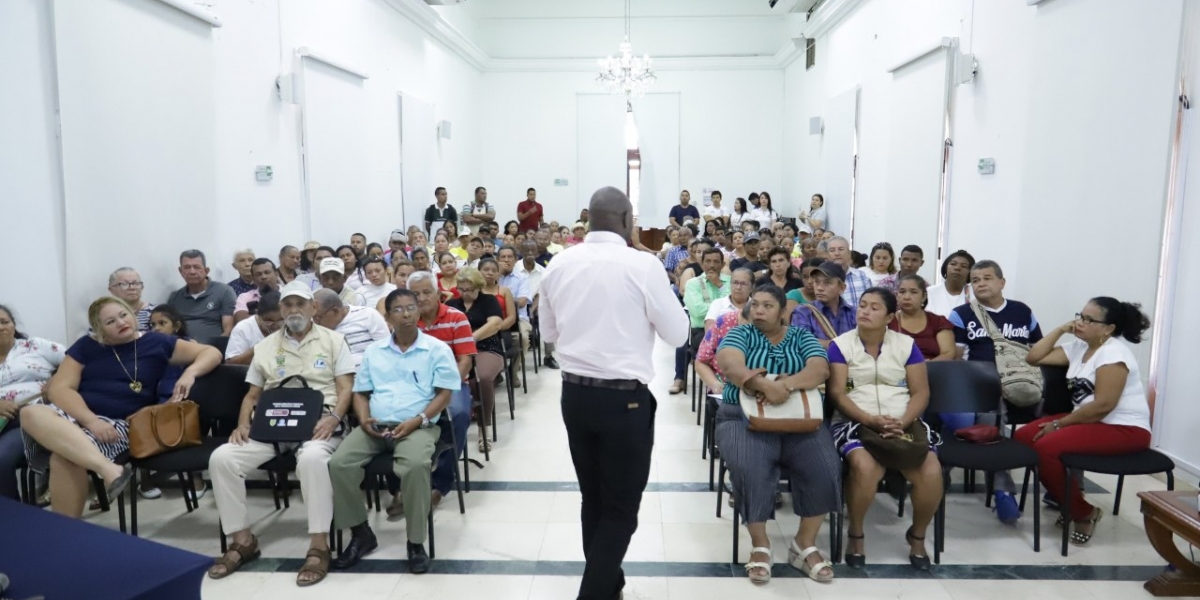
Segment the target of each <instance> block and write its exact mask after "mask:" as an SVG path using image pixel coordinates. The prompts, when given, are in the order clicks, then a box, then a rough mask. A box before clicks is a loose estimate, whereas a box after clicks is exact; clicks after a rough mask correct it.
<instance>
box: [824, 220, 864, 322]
mask: <svg viewBox="0 0 1200 600" xmlns="http://www.w3.org/2000/svg"><path fill="white" fill-rule="evenodd" d="M825 247H826V249H827V251H828V252H829V259H830V260H832V261H833V262H836V263H837V264H839V265H841V267H842V269H844V270H845V273H846V277H845V278H844V279H845V281H846V291H844V292H842V299H844V300H845V301H846V304H849V305H850V308H851V309H852V310H858V300H859V298H862V295H863V292H865V291H867V288H869V287H871V280H870V278H868V277H867V274H866V273H863V272H862V271H859V270H858V269H855V268H854V265H852V264H851V262H850V242H848V241H846V238H844V237H841V236H838V237H834V238H830V239H829V243H827V244H826V246H825Z"/></svg>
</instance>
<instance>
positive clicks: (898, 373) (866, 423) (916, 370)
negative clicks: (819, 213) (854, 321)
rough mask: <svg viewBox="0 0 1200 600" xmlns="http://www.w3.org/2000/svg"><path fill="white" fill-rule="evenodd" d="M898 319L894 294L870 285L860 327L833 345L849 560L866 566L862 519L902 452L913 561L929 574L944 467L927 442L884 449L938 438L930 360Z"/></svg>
mask: <svg viewBox="0 0 1200 600" xmlns="http://www.w3.org/2000/svg"><path fill="white" fill-rule="evenodd" d="M895 318H896V295H895V294H893V293H892V292H891V290H888V289H885V288H880V287H873V288H870V289H868V290H867V291H865V292H863V295H862V298H861V299H860V300H859V303H858V327H857V328H855V329H852V330H850V331H847V332H846V333H844V334H842V335H840V336H838V337H837V338H836V339H834V340H833V342H832V343H830V344H829V349H828V352H829V384H828V385H827V387H826V389H827V390H828V393H829V397H830V398H832V399H833V402H834V406H836V407H837V413H836V414H835V415H834V425H833V438H834V442H835V443H836V444H837V446H838V451H839V452H840V453H841V455H842V457H843V458H844V459H845V461H846V463H847V464H848V465H849V467H850V472H849V481H848V485H847V486H846V505H847V509H848V512H849V515H848V516H849V519H850V523H849V530H848V531H847V532H846V537H848V538H850V542H849V544H848V547H847V548H846V564H847V565H848V566H850V567H853V568H862V567H863V565H865V564H866V556H864V555H863V546H864V539H863V518H864V517H866V514H867V509H868V508H870V506H871V502H872V501H873V500H874V498H875V491H876V490H877V489H878V487H879V481H880V480H881V479H883V473H884V468H885V467H884V464H881V463H885V464H892V462H893V461H896V462H901V459H900V457H899V456H897V455H898V454H900V453H903V454H905V456H904V457H903V462H905V463H908V464H909V465H910V466H907V467H904V466H899V465H897V466H896V468H897V469H898V470H899V471H900V472H901V473H902V474H903V475H904V478H905V479H907V480H908V481H911V482H912V484H913V492H912V503H913V511H912V512H913V524H912V527H910V528H909V529H908V532H907V533H906V534H905V541H906V542H907V543H908V545H909V555H908V558H909V562H910V563H911V564H912V566H913V568H916V569H919V570H922V571H927V570H929V568H930V565H929V555H928V553H927V552H926V550H925V530H926V528H927V527H928V526H929V522H930V521H931V520H932V519H933V515H934V513H935V512H937V507H938V504H939V503H941V500H942V467H941V464H940V463H939V462H938V459H937V455H936V454H934V453H933V452H928V451H927V450H925V448H924V446H925V444H922V448H920V449H915V448H905V449H904V450H901V451H895V450H891V449H889V448H887V447H886V444H889V443H894V442H892V440H895V439H897V438H901V439H907V440H909V441H910V442H911V441H912V440H914V439H915V440H917V442H915V443H921V442H922V440H923V441H927V442H928V447H929V448H932V447H933V446H935V445H936V444H937V443H938V437H937V434H936V433H935V432H933V431H932V430H931V429H930V428H929V427H928V426H927V425H925V423H924V422H923V421H921V415H922V414H923V413H924V412H925V407H926V406H927V405H928V404H929V379H928V377H927V375H926V372H925V358H924V356H922V354H921V351H920V349H919V348H917V347H916V344H914V343H913V339H912V338H911V337H908V336H906V335H904V334H901V333H896V332H895V331H891V330H889V329H888V323H890V322H891V321H892V320H893V319H895ZM868 430H869V431H868ZM879 440H883V442H882V443H878V441H879ZM909 450H912V451H911V452H910V451H909ZM889 452H891V453H892V454H891V455H889ZM922 455H923V456H922Z"/></svg>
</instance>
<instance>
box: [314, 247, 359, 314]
mask: <svg viewBox="0 0 1200 600" xmlns="http://www.w3.org/2000/svg"><path fill="white" fill-rule="evenodd" d="M320 269H321V273H320V277H321V287H323V288H325V289H327V290H333V292H334V293H336V294H337V295H338V296H340V297H341V298H342V301H344V302H345V303H346V304H349V305H350V306H366V305H367V299H366V298H363V295H362V294H360V293H358V290H356V289H354V288H351V287H350V286H349V285H346V272H345V269H346V263H345V262H344V261H343V260H342V259H340V258H333V257H330V258H323V259H321V266H320ZM313 291H314V292H315V291H316V290H313Z"/></svg>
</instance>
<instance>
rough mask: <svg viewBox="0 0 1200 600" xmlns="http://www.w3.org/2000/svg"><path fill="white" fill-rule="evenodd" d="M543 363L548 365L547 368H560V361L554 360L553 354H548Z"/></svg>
mask: <svg viewBox="0 0 1200 600" xmlns="http://www.w3.org/2000/svg"><path fill="white" fill-rule="evenodd" d="M542 364H543V365H546V368H547V369H557V368H558V361H557V360H554V357H553V356H547V357H546V360H544V361H542Z"/></svg>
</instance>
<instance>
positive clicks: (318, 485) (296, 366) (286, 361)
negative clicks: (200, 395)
mask: <svg viewBox="0 0 1200 600" xmlns="http://www.w3.org/2000/svg"><path fill="white" fill-rule="evenodd" d="M279 307H280V314H281V316H282V317H283V323H284V326H283V327H282V328H281V329H280V330H279V331H276V332H275V333H272V334H271V335H268V336H267V337H265V338H263V340H262V341H261V342H259V343H258V344H257V345H256V346H255V348H254V359H253V361H252V362H251V363H250V370H249V372H248V373H247V374H246V382H247V383H249V384H250V391H249V392H247V393H246V396H245V398H243V400H242V407H241V411H240V413H239V415H238V427H237V429H236V430H234V432H233V435H231V436H229V443H227V444H225V445H223V446H221V447H220V448H217V450H216V451H215V452H213V455H212V458H211V459H209V463H208V469H209V472H210V474H211V475H212V481H213V494H214V496H215V497H216V500H217V512H218V513H219V514H220V516H221V527H222V529H223V530H224V532H225V533H226V534H228V535H230V536H232V537H233V540H232V544H231V545H230V546H229V551H228V552H226V553H225V555H224V556H221V557H219V558H217V559H216V563H215V564H214V565H213V566H212V568H210V569H209V570H208V575H209V577H212V578H213V579H220V578H222V577H226V576H228V575H229V574H231V573H233V572H234V571H237V570H238V569H239V568H241V567H242V565H244V564H246V563H248V562H250V561H252V560H254V559H256V558H258V557H259V556H260V555H261V552H260V551H259V546H258V538H256V537H255V536H254V535H253V534H252V533H251V532H250V523H249V521H248V520H247V518H246V481H245V480H246V473H248V472H250V471H253V470H255V469H257V468H258V467H259V465H262V464H263V463H265V462H267V461H268V460H271V459H272V458H274V457H275V448H274V446H272V445H271V444H266V443H263V442H257V441H254V440H252V439H250V418H251V417H252V416H253V415H254V405H255V404H256V403H257V402H258V399H259V397H260V396H261V395H262V393H263V390H268V389H272V388H275V387H278V386H279V384H280V382H282V381H283V380H284V379H287V378H288V377H291V376H293V375H301V376H303V377H304V378H305V380H307V381H308V385H309V387H311V388H313V389H316V390H317V391H319V392H321V394H322V395H324V397H325V408H324V411H325V414H324V416H322V417H321V420H320V421H319V422H318V423H317V426H316V428H315V429H314V430H313V436H312V439H311V440H309V441H307V442H304V443H302V444H300V445H299V448H298V449H296V476H297V478H298V479H299V480H300V492H301V493H302V494H303V496H304V503H305V505H306V507H307V509H308V533H309V535H310V536H311V540H310V542H309V550H308V554H307V556H306V557H305V561H304V565H303V566H302V567H301V568H300V573H299V574H298V575H297V577H296V584H297V585H299V586H302V587H303V586H309V585H313V584H315V583H317V582H319V581H321V580H322V579H324V578H325V575H326V574H327V573H328V572H329V559H330V554H329V539H328V538H329V526H330V523H331V521H332V520H333V484H332V482H331V480H330V478H329V458H330V456H332V455H333V452H334V451H335V450H337V448H338V445H339V444H340V443H341V441H342V419H343V418H344V417H345V416H346V412H347V411H349V410H350V397H351V388H352V387H353V385H354V359H353V358H352V357H351V354H350V348H349V347H348V346H347V345H346V339H345V337H344V336H343V335H342V334H340V333H337V332H335V331H330V330H329V329H326V328H324V327H321V326H320V325H317V324H315V323H313V314H314V313H315V312H316V309H315V308H314V306H313V295H312V291H311V290H310V289H309V287H308V285H306V284H304V283H302V282H295V281H294V282H292V283H289V284H287V285H285V286H284V287H283V289H281V290H280V301H279ZM285 445H286V444H285Z"/></svg>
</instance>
